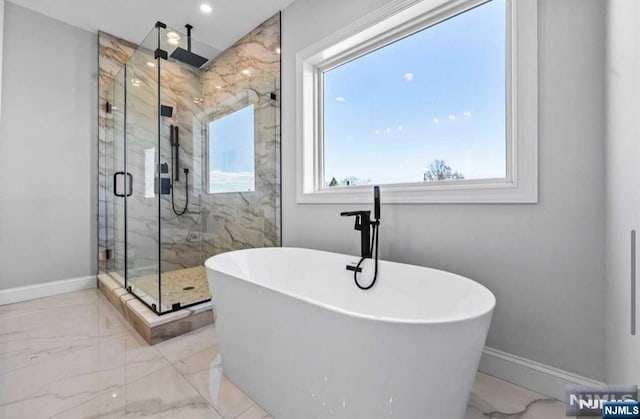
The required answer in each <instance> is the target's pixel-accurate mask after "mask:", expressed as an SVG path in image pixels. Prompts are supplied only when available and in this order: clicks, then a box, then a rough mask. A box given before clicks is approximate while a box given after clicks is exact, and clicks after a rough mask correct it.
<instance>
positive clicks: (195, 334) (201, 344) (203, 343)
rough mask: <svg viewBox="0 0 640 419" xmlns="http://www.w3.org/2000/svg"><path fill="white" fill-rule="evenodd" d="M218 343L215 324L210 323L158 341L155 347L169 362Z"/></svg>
mask: <svg viewBox="0 0 640 419" xmlns="http://www.w3.org/2000/svg"><path fill="white" fill-rule="evenodd" d="M217 343H218V337H217V335H216V332H215V326H214V325H209V326H205V327H202V328H200V329H197V330H194V331H192V332H189V333H186V334H184V335H182V336H178V337H176V338H173V339H169V340H166V341H164V342H161V343H158V344H157V345H155V346H154V347H155V348H156V349H157V350H159V351H160V352H161V353H162V355H164V356H165V357H166V358H167V359H168V360H169V362H176V361H179V360H181V359H185V358H187V357H189V356H191V355H193V354H195V353H197V352H200V351H202V350H204V349H206V348H208V347H211V346H213V345H216V344H217Z"/></svg>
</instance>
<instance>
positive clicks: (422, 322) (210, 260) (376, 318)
mask: <svg viewBox="0 0 640 419" xmlns="http://www.w3.org/2000/svg"><path fill="white" fill-rule="evenodd" d="M264 249H281V250H306V251H312V252H319V253H325V254H329V255H338V256H347V257H355V256H353V255H348V254H344V253H336V252H328V251H326V250H319V249H312V248H306V247H290V246H283V247H265V248H251V249H240V250H232V251H229V252H224V253H219V254H217V255H214V256H211V257H210V258H208V259H207V260H206V261H205V263H204V265H205V268H206V269H207V281H209V277H208V272H209V270H211V271H215V272H217V273H221V274H223V275H226V276H228V277H231V278H234V279H237V280H241V281H245V282H248V283H250V284H252V285H256V286H259V287H261V288H263V289H266V290H269V291H273V292H276V293H279V294H282V295H286V296H287V297H292V298H295V299H297V300H300V301H304V302H306V303H309V304H312V305H314V306H317V307H320V308H323V309H326V310H330V311H333V312H335V313H339V314H343V315H347V316H350V317H354V318H358V319H362V320H369V321H376V322H383V323H393V324H406V325H445V324H454V323H462V322H470V321H474V320H478V319H481V318H483V317H485V316H487V315H489V316H491V315H492V314H493V311H494V310H495V307H496V297H495V295H494V294H493V292H491V290H489V289H488V288H487V287H485V286H484V285H483V284H481V283H479V282H477V281H474V280H473V279H471V278H468V277H466V276H463V275H458V274H456V273H453V272H449V271H445V270H442V269H436V268H430V267H427V266H420V265H412V264H410V263H401V262H393V261H389V260H384V259H380V262H385V263H390V264H397V265H404V266H410V267H417V268H423V269H427V270H432V271H437V272H442V273H445V274H447V275H452V276H456V277H459V278H462V279H464V280H466V281H471V282H472V283H474V284H475V285H476V286H478V287H480V288H481V289H482V290H484V292H486V293H487V295H488V296H489V298H490V299H491V304H490V307H489V309H486V310H484V311H480V312H478V313H475V314H474V315H471V316H465V317H457V318H456V317H452V318H447V319H442V320H429V319H403V318H398V317H389V316H375V315H372V314H364V313H360V312H357V311H352V310H347V309H344V308H340V307H336V306H334V305H331V304H327V303H323V302H320V301H318V300H315V299H312V298H309V297H305V296H302V295H299V294H297V293H295V292H288V291H283V290H280V289H276V288H273V287H268V286H265V285H264V284H261V283H258V282H255V281H252V280H250V279H247V278H243V277H239V276H237V275H235V274H232V273H229V272H228V271H225V270H223V269H219V268H216V267H214V266H212V265H213V264H214V263H216V260H214V259H222V258H223V257H225V256H226V257H230V255H231V254H235V253H253V252H257V251H260V250H264ZM354 286H355V285H354ZM210 288H211V286H210ZM362 292H366V291H362ZM212 301H213V305H214V307H215V296H213V292H212Z"/></svg>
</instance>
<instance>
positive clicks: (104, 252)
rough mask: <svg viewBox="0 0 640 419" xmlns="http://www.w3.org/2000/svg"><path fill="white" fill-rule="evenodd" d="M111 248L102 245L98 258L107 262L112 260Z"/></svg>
mask: <svg viewBox="0 0 640 419" xmlns="http://www.w3.org/2000/svg"><path fill="white" fill-rule="evenodd" d="M111 254H112V252H111V249H107V248H105V247H101V248H100V250H99V251H98V259H99V260H101V261H103V262H106V261H108V260H111Z"/></svg>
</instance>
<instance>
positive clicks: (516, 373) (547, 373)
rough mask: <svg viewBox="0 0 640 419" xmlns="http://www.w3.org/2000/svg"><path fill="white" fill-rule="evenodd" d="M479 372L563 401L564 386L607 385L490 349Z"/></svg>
mask: <svg viewBox="0 0 640 419" xmlns="http://www.w3.org/2000/svg"><path fill="white" fill-rule="evenodd" d="M478 369H479V370H480V371H482V372H484V373H486V374H489V375H492V376H494V377H497V378H500V379H502V380H505V381H508V382H510V383H513V384H516V385H519V386H520V387H525V388H528V389H530V390H533V391H535V392H537V393H540V394H543V395H545V396H547V397H553V398H554V399H557V400H560V401H564V400H565V398H566V396H565V386H566V385H567V384H577V385H584V386H603V385H605V383H603V382H601V381H596V380H592V379H590V378H587V377H583V376H581V375H578V374H574V373H571V372H568V371H564V370H561V369H559V368H555V367H551V366H549V365H545V364H541V363H539V362H536V361H532V360H530V359H526V358H521V357H519V356H516V355H512V354H509V353H506V352H502V351H499V350H497V349H493V348H489V347H485V348H484V351H483V352H482V358H481V359H480V367H479V368H478Z"/></svg>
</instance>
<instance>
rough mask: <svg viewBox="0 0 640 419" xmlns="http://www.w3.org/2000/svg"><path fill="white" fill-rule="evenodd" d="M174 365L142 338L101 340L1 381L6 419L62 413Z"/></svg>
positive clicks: (1, 409) (0, 405)
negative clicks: (45, 413)
mask: <svg viewBox="0 0 640 419" xmlns="http://www.w3.org/2000/svg"><path fill="white" fill-rule="evenodd" d="M169 365H170V364H169V363H168V362H167V360H166V359H165V358H164V357H163V356H162V355H161V354H160V353H159V352H158V351H156V350H155V349H154V348H152V347H149V346H148V345H147V343H146V342H144V340H142V338H140V337H139V336H134V335H131V334H128V333H125V334H123V335H116V336H109V337H104V338H99V339H97V340H96V341H94V343H93V345H91V346H88V347H84V348H82V349H75V350H69V351H67V352H65V353H62V354H59V355H58V356H55V357H51V358H48V359H46V360H44V361H42V362H39V363H37V364H34V365H31V366H27V367H23V368H19V369H15V370H12V371H10V372H8V373H6V374H4V375H2V376H1V377H0V379H1V380H2V389H1V391H0V417H3V418H5V417H6V418H37V417H40V416H39V415H41V414H42V413H43V412H47V414H48V415H52V414H56V413H58V412H62V411H64V410H66V409H69V408H71V407H73V406H75V405H78V404H80V403H84V402H86V401H87V400H90V399H91V398H93V397H95V396H97V395H99V394H100V393H103V392H105V391H111V390H112V389H115V388H117V387H119V386H122V385H125V384H126V383H128V382H132V381H134V380H137V379H139V378H141V377H144V376H146V375H149V374H151V373H153V372H154V371H157V370H158V369H161V368H166V367H168V366H169Z"/></svg>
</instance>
